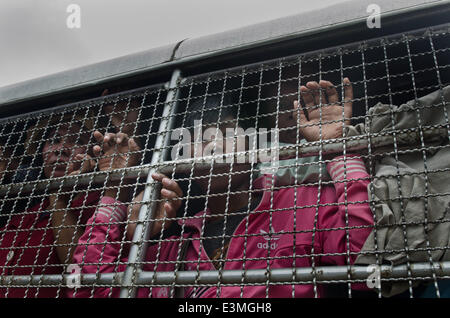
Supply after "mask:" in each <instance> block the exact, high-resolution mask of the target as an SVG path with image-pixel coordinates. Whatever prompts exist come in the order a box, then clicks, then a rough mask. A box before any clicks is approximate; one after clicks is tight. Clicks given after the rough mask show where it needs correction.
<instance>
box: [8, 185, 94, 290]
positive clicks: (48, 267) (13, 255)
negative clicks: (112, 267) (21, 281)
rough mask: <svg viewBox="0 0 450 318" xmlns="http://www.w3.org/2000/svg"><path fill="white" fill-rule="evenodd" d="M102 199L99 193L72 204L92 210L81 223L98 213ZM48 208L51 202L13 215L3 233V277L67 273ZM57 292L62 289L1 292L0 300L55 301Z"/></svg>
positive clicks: (75, 206)
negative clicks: (55, 238) (58, 252)
mask: <svg viewBox="0 0 450 318" xmlns="http://www.w3.org/2000/svg"><path fill="white" fill-rule="evenodd" d="M99 197H100V195H99V193H98V192H93V193H90V194H89V195H88V197H87V198H86V197H85V196H81V197H80V198H78V199H77V200H74V201H73V202H72V204H71V207H72V208H77V207H80V206H82V205H83V203H84V205H86V206H92V207H91V208H86V209H84V210H83V215H82V219H81V222H86V221H87V220H88V218H89V217H90V216H91V215H92V213H93V212H94V211H95V208H94V206H96V205H97V202H98V200H99ZM85 198H86V201H85ZM48 205H49V200H48V199H45V200H44V201H43V203H42V205H41V203H39V204H36V205H35V206H34V207H32V208H31V209H30V210H28V211H27V212H26V213H17V214H14V215H12V217H11V220H10V221H9V222H8V224H7V225H6V226H5V227H3V228H2V229H1V230H0V275H1V276H8V275H30V274H33V275H40V274H62V273H64V267H63V266H62V265H61V261H60V260H59V259H58V256H57V254H56V249H55V248H54V244H55V241H54V236H53V230H52V229H51V222H50V218H49V216H50V214H49V213H48V212H45V210H46V209H48ZM80 212H81V211H80V210H72V213H80ZM83 224H85V223H83ZM62 283H64V282H62ZM57 292H58V288H48V287H45V288H44V287H41V288H35V287H30V288H26V287H17V288H16V287H11V288H0V298H4V297H8V298H24V297H26V298H33V297H43V298H55V297H56V296H57V295H58V293H57ZM64 295H65V292H60V293H59V297H64Z"/></svg>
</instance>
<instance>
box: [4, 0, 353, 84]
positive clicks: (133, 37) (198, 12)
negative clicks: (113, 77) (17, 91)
mask: <svg viewBox="0 0 450 318" xmlns="http://www.w3.org/2000/svg"><path fill="white" fill-rule="evenodd" d="M344 1H347V0H322V1H310V0H308V1H305V0H276V1H275V0H274V1H263V0H226V1H223V0H58V1H56V0H1V1H0V87H2V86H6V85H10V84H13V83H17V82H21V81H24V80H28V79H31V78H36V77H40V76H44V75H48V74H51V73H56V72H60V71H64V70H67V69H71V68H75V67H79V66H83V65H86V64H91V63H96V62H100V61H103V60H107V59H111V58H114V57H118V56H122V55H126V54H130V53H134V52H139V51H143V50H147V49H150V48H153V47H158V46H162V45H165V44H171V43H174V42H177V41H180V40H182V39H185V38H195V37H198V36H202V35H207V34H214V33H218V32H222V31H226V30H230V29H234V28H238V27H242V26H245V25H250V24H255V23H259V22H264V21H267V20H271V19H276V18H280V17H283V16H288V15H292V14H297V13H300V12H304V11H309V10H314V9H320V8H323V7H326V6H329V5H332V4H336V3H340V2H344ZM70 4H77V5H79V7H80V9H81V16H80V17H81V28H79V29H77V28H73V29H70V28H68V27H67V23H66V21H67V18H68V17H69V15H70V13H67V12H66V9H67V7H68V6H69V5H70Z"/></svg>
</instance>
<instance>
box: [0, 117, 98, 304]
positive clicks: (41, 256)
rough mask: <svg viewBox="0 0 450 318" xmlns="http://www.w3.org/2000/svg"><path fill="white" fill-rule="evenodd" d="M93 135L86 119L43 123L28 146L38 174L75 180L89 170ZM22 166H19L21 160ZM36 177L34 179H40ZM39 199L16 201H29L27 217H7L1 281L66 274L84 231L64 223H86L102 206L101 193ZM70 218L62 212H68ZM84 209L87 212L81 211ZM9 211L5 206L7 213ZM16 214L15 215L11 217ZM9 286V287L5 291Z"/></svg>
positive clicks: (1, 240) (14, 294) (20, 293)
mask: <svg viewBox="0 0 450 318" xmlns="http://www.w3.org/2000/svg"><path fill="white" fill-rule="evenodd" d="M91 133H92V121H91V120H84V119H83V117H82V116H79V115H73V114H65V115H57V114H56V115H52V116H51V118H48V117H45V118H40V119H39V120H38V122H37V123H36V124H35V125H34V126H32V127H31V128H30V129H29V130H28V131H27V137H26V140H25V143H24V150H25V152H26V154H27V155H28V156H29V157H31V158H33V162H34V164H33V167H34V172H33V171H31V170H30V169H31V168H28V170H27V171H26V175H25V178H21V179H20V181H17V180H15V181H14V182H21V181H25V180H28V178H29V174H33V173H34V174H35V172H36V171H37V170H36V169H38V167H39V171H40V174H41V175H40V176H39V178H40V179H50V178H56V177H63V176H67V175H74V174H77V173H80V172H81V171H82V170H84V169H85V166H86V164H87V163H88V162H85V163H86V164H84V163H83V162H84V161H83V159H84V158H85V156H86V155H87V145H88V142H89V139H90V134H91ZM16 161H17V164H18V162H19V161H18V160H16ZM35 177H36V176H34V177H33V178H35ZM33 194H34V195H29V196H26V197H25V194H23V197H22V198H21V197H18V198H16V202H18V201H19V199H20V201H26V204H24V205H21V207H23V208H24V209H25V211H23V210H22V211H17V207H18V206H19V205H17V206H15V209H10V210H9V211H2V214H3V217H6V218H7V220H6V225H5V226H4V227H2V229H1V230H0V233H1V234H0V275H2V276H7V275H40V274H62V273H64V265H65V264H67V263H69V260H70V259H71V255H72V253H73V244H74V243H76V241H77V235H78V233H79V229H78V231H77V228H76V227H74V228H66V227H64V225H66V224H65V223H64V219H66V221H67V219H68V218H75V221H74V222H75V224H77V220H78V218H79V217H80V219H81V223H83V222H84V223H86V221H87V219H88V217H89V216H90V214H92V213H93V212H94V211H95V206H96V205H97V204H98V200H99V193H98V192H95V191H93V192H90V193H85V192H80V193H78V194H76V193H75V194H74V196H70V195H64V194H59V193H58V191H57V190H56V191H55V190H48V191H47V190H46V191H45V193H38V192H33ZM69 201H70V204H69ZM69 206H70V208H71V211H70V213H67V214H66V215H65V213H64V212H63V211H61V210H60V209H64V210H65V209H67V208H68V207H69ZM82 206H84V207H85V208H82ZM5 207H6V206H5V205H2V208H3V209H4V208H5ZM12 211H13V212H12ZM4 286H5V285H4ZM58 294H59V295H61V296H63V295H64V292H60V291H59V290H58V288H48V287H45V288H44V287H42V288H34V287H33V288H31V287H20V288H18V287H3V286H2V288H0V297H8V298H19V297H20V298H24V297H25V298H28V297H30V298H33V297H46V298H47V297H56V296H57V295H58Z"/></svg>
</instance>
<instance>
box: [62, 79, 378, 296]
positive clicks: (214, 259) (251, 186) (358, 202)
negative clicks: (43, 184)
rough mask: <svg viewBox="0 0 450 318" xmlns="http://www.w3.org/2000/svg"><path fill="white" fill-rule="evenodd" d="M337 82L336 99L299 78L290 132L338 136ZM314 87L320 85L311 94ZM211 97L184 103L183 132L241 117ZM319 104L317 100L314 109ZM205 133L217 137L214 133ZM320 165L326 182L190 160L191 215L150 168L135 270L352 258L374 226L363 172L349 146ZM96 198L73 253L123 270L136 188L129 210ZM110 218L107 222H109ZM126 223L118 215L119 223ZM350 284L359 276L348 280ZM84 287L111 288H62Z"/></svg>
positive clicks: (239, 291) (200, 290)
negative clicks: (150, 188) (156, 187)
mask: <svg viewBox="0 0 450 318" xmlns="http://www.w3.org/2000/svg"><path fill="white" fill-rule="evenodd" d="M344 85H345V98H344V103H343V105H340V103H339V99H338V94H337V92H336V88H335V87H334V86H333V84H332V83H330V82H327V81H320V82H319V83H317V82H308V83H307V84H306V85H305V86H301V87H300V90H301V94H302V99H303V105H302V104H301V103H299V102H298V101H295V102H294V103H293V105H292V108H293V113H294V118H297V116H299V117H298V120H299V122H300V124H301V125H300V130H299V132H298V133H299V134H301V135H302V136H303V137H304V138H305V139H306V140H307V141H310V142H312V141H321V140H325V139H332V138H339V137H341V136H342V127H343V119H342V116H343V114H344V116H345V120H344V121H345V122H348V121H349V119H350V118H351V115H352V98H353V97H352V87H351V84H350V81H349V80H348V79H347V78H345V79H344ZM320 89H322V93H323V94H319V90H320ZM321 97H322V100H320V98H321ZM219 100H220V102H218V100H217V99H214V98H205V99H202V101H200V102H194V103H192V104H191V105H190V107H188V109H187V118H186V123H185V127H187V128H188V130H189V129H190V131H191V132H192V130H193V129H194V128H195V127H194V125H195V122H194V121H195V120H199V119H202V123H201V124H202V127H203V128H207V127H215V129H216V132H218V130H220V131H222V135H224V134H223V132H224V131H226V128H232V129H233V128H236V127H237V126H238V125H244V124H245V123H243V122H242V121H240V120H239V119H238V118H237V117H238V115H239V114H238V113H239V111H238V109H237V108H236V106H237V107H238V108H239V104H236V103H235V102H233V101H229V100H227V99H226V98H225V97H224V99H223V100H222V99H219ZM233 103H234V104H233ZM319 104H322V105H323V107H322V109H321V111H320V109H319V108H318V107H317V105H319ZM233 105H234V106H233ZM226 106H229V107H226ZM239 118H242V117H241V116H239ZM319 121H322V123H321V125H319ZM218 136H221V134H219V133H217V134H216V138H219V137H218ZM191 138H192V139H191V141H192V143H193V144H195V140H194V137H193V136H192V137H191ZM213 139H214V138H213ZM214 140H215V143H216V146H217V142H218V140H217V139H214ZM219 144H220V143H219ZM221 145H225V146H223V148H222V149H221V150H223V152H224V153H229V152H230V149H227V146H226V143H222V144H221ZM210 146H211V144H210V141H206V142H205V141H201V142H200V151H204V150H205V149H206V148H207V147H210ZM220 147H221V146H218V147H215V148H216V150H217V149H219V148H220ZM194 148H195V147H194ZM227 150H228V152H227ZM191 151H192V150H191ZM326 166H327V170H328V173H329V174H330V176H331V179H332V183H328V184H316V185H314V186H304V185H295V186H284V187H275V186H274V185H275V183H274V179H275V178H276V175H268V174H262V175H261V174H260V175H259V176H257V177H256V178H253V176H254V174H253V173H252V172H254V170H257V169H255V163H249V162H244V163H240V164H237V163H235V164H233V163H228V162H215V161H213V162H210V164H209V169H204V167H203V168H202V167H201V165H195V166H193V167H192V175H191V176H192V183H195V184H196V185H197V186H198V187H200V188H201V189H202V190H203V195H204V199H205V202H206V205H205V206H204V207H203V209H199V210H198V212H197V214H196V215H195V216H193V217H192V216H184V217H176V216H177V215H179V214H177V211H178V210H179V209H180V207H181V206H182V200H183V199H184V198H186V195H185V194H184V193H183V191H182V189H181V188H180V186H179V184H178V182H177V181H176V180H174V179H171V178H169V177H167V176H165V175H163V174H161V173H155V174H153V175H152V178H153V179H154V180H155V181H156V182H159V183H161V185H162V188H161V191H160V196H161V200H160V201H159V203H158V204H157V206H156V211H155V219H154V220H153V224H152V227H151V233H150V237H151V241H150V245H149V246H148V249H147V250H146V251H144V252H145V259H144V263H143V268H142V270H143V271H150V272H159V271H161V272H171V273H172V272H174V271H180V270H187V271H212V270H250V269H269V270H271V269H278V268H289V269H291V268H295V267H308V268H309V267H312V266H321V265H345V264H352V263H353V262H354V260H355V258H356V255H357V253H358V252H359V251H360V249H361V247H362V246H363V244H364V242H365V240H366V238H367V236H368V235H369V233H370V231H371V228H372V227H373V217H372V212H371V211H370V208H369V205H368V195H367V185H368V182H369V176H368V174H367V172H366V169H365V166H364V163H363V161H362V159H360V158H359V156H358V155H356V154H349V153H347V154H345V156H342V155H341V156H335V157H330V158H328V161H327V163H326ZM141 195H142V194H141ZM103 199H105V203H109V206H102V207H99V208H98V210H97V213H96V214H95V215H93V216H92V217H91V218H90V220H89V221H88V226H87V227H86V231H85V233H84V234H83V235H82V236H81V238H80V241H79V242H80V244H79V245H78V246H77V248H76V250H75V253H74V262H75V263H77V264H78V265H79V266H80V268H81V272H82V273H97V272H100V273H110V272H122V271H124V270H125V268H126V266H127V261H128V258H127V255H126V253H121V251H123V249H122V248H121V244H120V242H121V240H123V239H124V237H126V234H125V233H124V231H125V227H124V224H126V223H127V219H128V222H130V221H133V220H136V215H137V213H138V212H139V208H140V204H139V203H141V201H142V196H140V197H138V198H136V204H131V205H129V207H128V211H127V207H126V206H125V204H122V203H121V202H120V201H117V200H114V199H113V198H111V197H109V198H103ZM103 199H102V200H103ZM185 203H188V202H185ZM111 218H113V219H114V220H115V221H116V222H115V223H111V222H109V220H110V219H111ZM172 222H178V223H179V225H180V226H181V227H182V229H183V231H182V232H181V234H180V235H177V236H173V237H169V238H167V239H162V233H163V232H164V231H165V230H166V229H167V228H168V227H169V226H170V224H171V223H172ZM131 223H132V222H130V223H129V224H127V226H126V227H127V228H128V229H130V225H131ZM118 243H119V244H118ZM353 287H355V288H360V287H361V286H359V285H358V284H352V288H353ZM91 295H93V296H95V297H117V296H118V295H119V288H112V287H96V286H94V287H92V288H89V287H83V288H78V289H75V290H73V291H69V296H71V297H90V296H91ZM137 296H138V297H187V298H189V297H194V298H199V297H202V298H210V297H213V298H215V297H224V298H228V297H244V298H260V297H267V296H268V297H315V296H317V297H323V296H326V293H325V290H324V288H323V285H316V284H313V282H310V283H309V284H296V283H292V284H276V283H270V284H261V285H255V284H245V283H242V284H233V285H226V286H224V285H222V284H220V283H218V284H215V285H213V286H211V285H208V286H206V285H205V286H201V285H200V286H188V287H184V288H182V287H179V286H176V285H173V284H168V285H155V286H154V287H153V286H151V287H142V288H138V291H137Z"/></svg>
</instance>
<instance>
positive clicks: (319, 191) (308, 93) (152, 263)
mask: <svg viewBox="0 0 450 318" xmlns="http://www.w3.org/2000/svg"><path fill="white" fill-rule="evenodd" d="M449 31H450V29H449V26H448V25H446V26H440V27H439V28H428V29H424V30H418V31H412V32H408V33H405V34H400V35H394V36H389V37H384V38H380V39H375V40H370V41H369V40H368V41H365V42H361V43H356V44H351V45H346V46H341V47H336V48H328V49H326V50H322V51H315V52H310V53H306V54H301V55H296V56H289V57H286V58H282V59H277V60H271V61H267V62H264V63H257V64H252V65H246V66H241V67H236V68H231V69H226V70H223V71H217V72H213V73H209V74H202V75H198V76H191V77H187V78H182V77H181V76H180V73H179V72H174V75H173V78H172V80H171V82H170V83H167V84H166V85H161V86H153V87H147V88H143V89H136V90H131V91H125V92H120V93H114V92H113V91H104V92H103V94H102V96H101V97H99V98H96V99H93V100H89V101H84V102H80V103H75V104H70V105H63V106H60V107H54V108H52V109H49V110H46V111H43V112H39V113H33V114H27V115H21V116H17V117H14V118H10V119H5V120H3V121H2V123H1V128H0V129H1V133H0V137H1V142H2V144H1V146H2V148H1V150H2V155H3V156H2V162H1V164H2V166H1V168H2V171H3V172H2V174H1V181H2V185H1V186H0V193H1V196H2V197H1V206H2V208H1V211H2V213H1V215H0V220H1V223H2V224H1V225H2V229H1V231H0V235H1V236H0V269H1V271H2V273H1V281H0V292H1V295H2V296H3V297H27V298H31V297H119V296H121V297H192V298H198V297H243V298H249V297H285V298H288V297H359V296H361V297H441V296H444V297H445V296H447V295H448V293H449V291H448V288H447V285H448V281H447V280H446V279H447V278H448V275H449V273H448V271H449V269H450V267H449V265H448V263H447V262H448V261H449V259H448V258H449V256H448V253H447V250H448V240H449V233H450V231H449V230H450V229H449V228H448V226H449V225H450V223H449V222H448V221H449V216H448V215H447V212H449V200H450V197H449V195H450V189H449V187H450V186H449V185H448V182H447V178H448V176H449V174H448V169H449V166H448V165H449V162H450V161H449V160H448V158H449V157H448V156H449V155H450V154H449V153H448V152H449V147H448V145H449V140H450V125H449V120H448V111H449V100H450V88H449V86H448V85H449V83H450V69H449V66H450V54H449V49H450V48H449V45H448V44H449V43H450V41H449V39H450V32H449Z"/></svg>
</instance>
